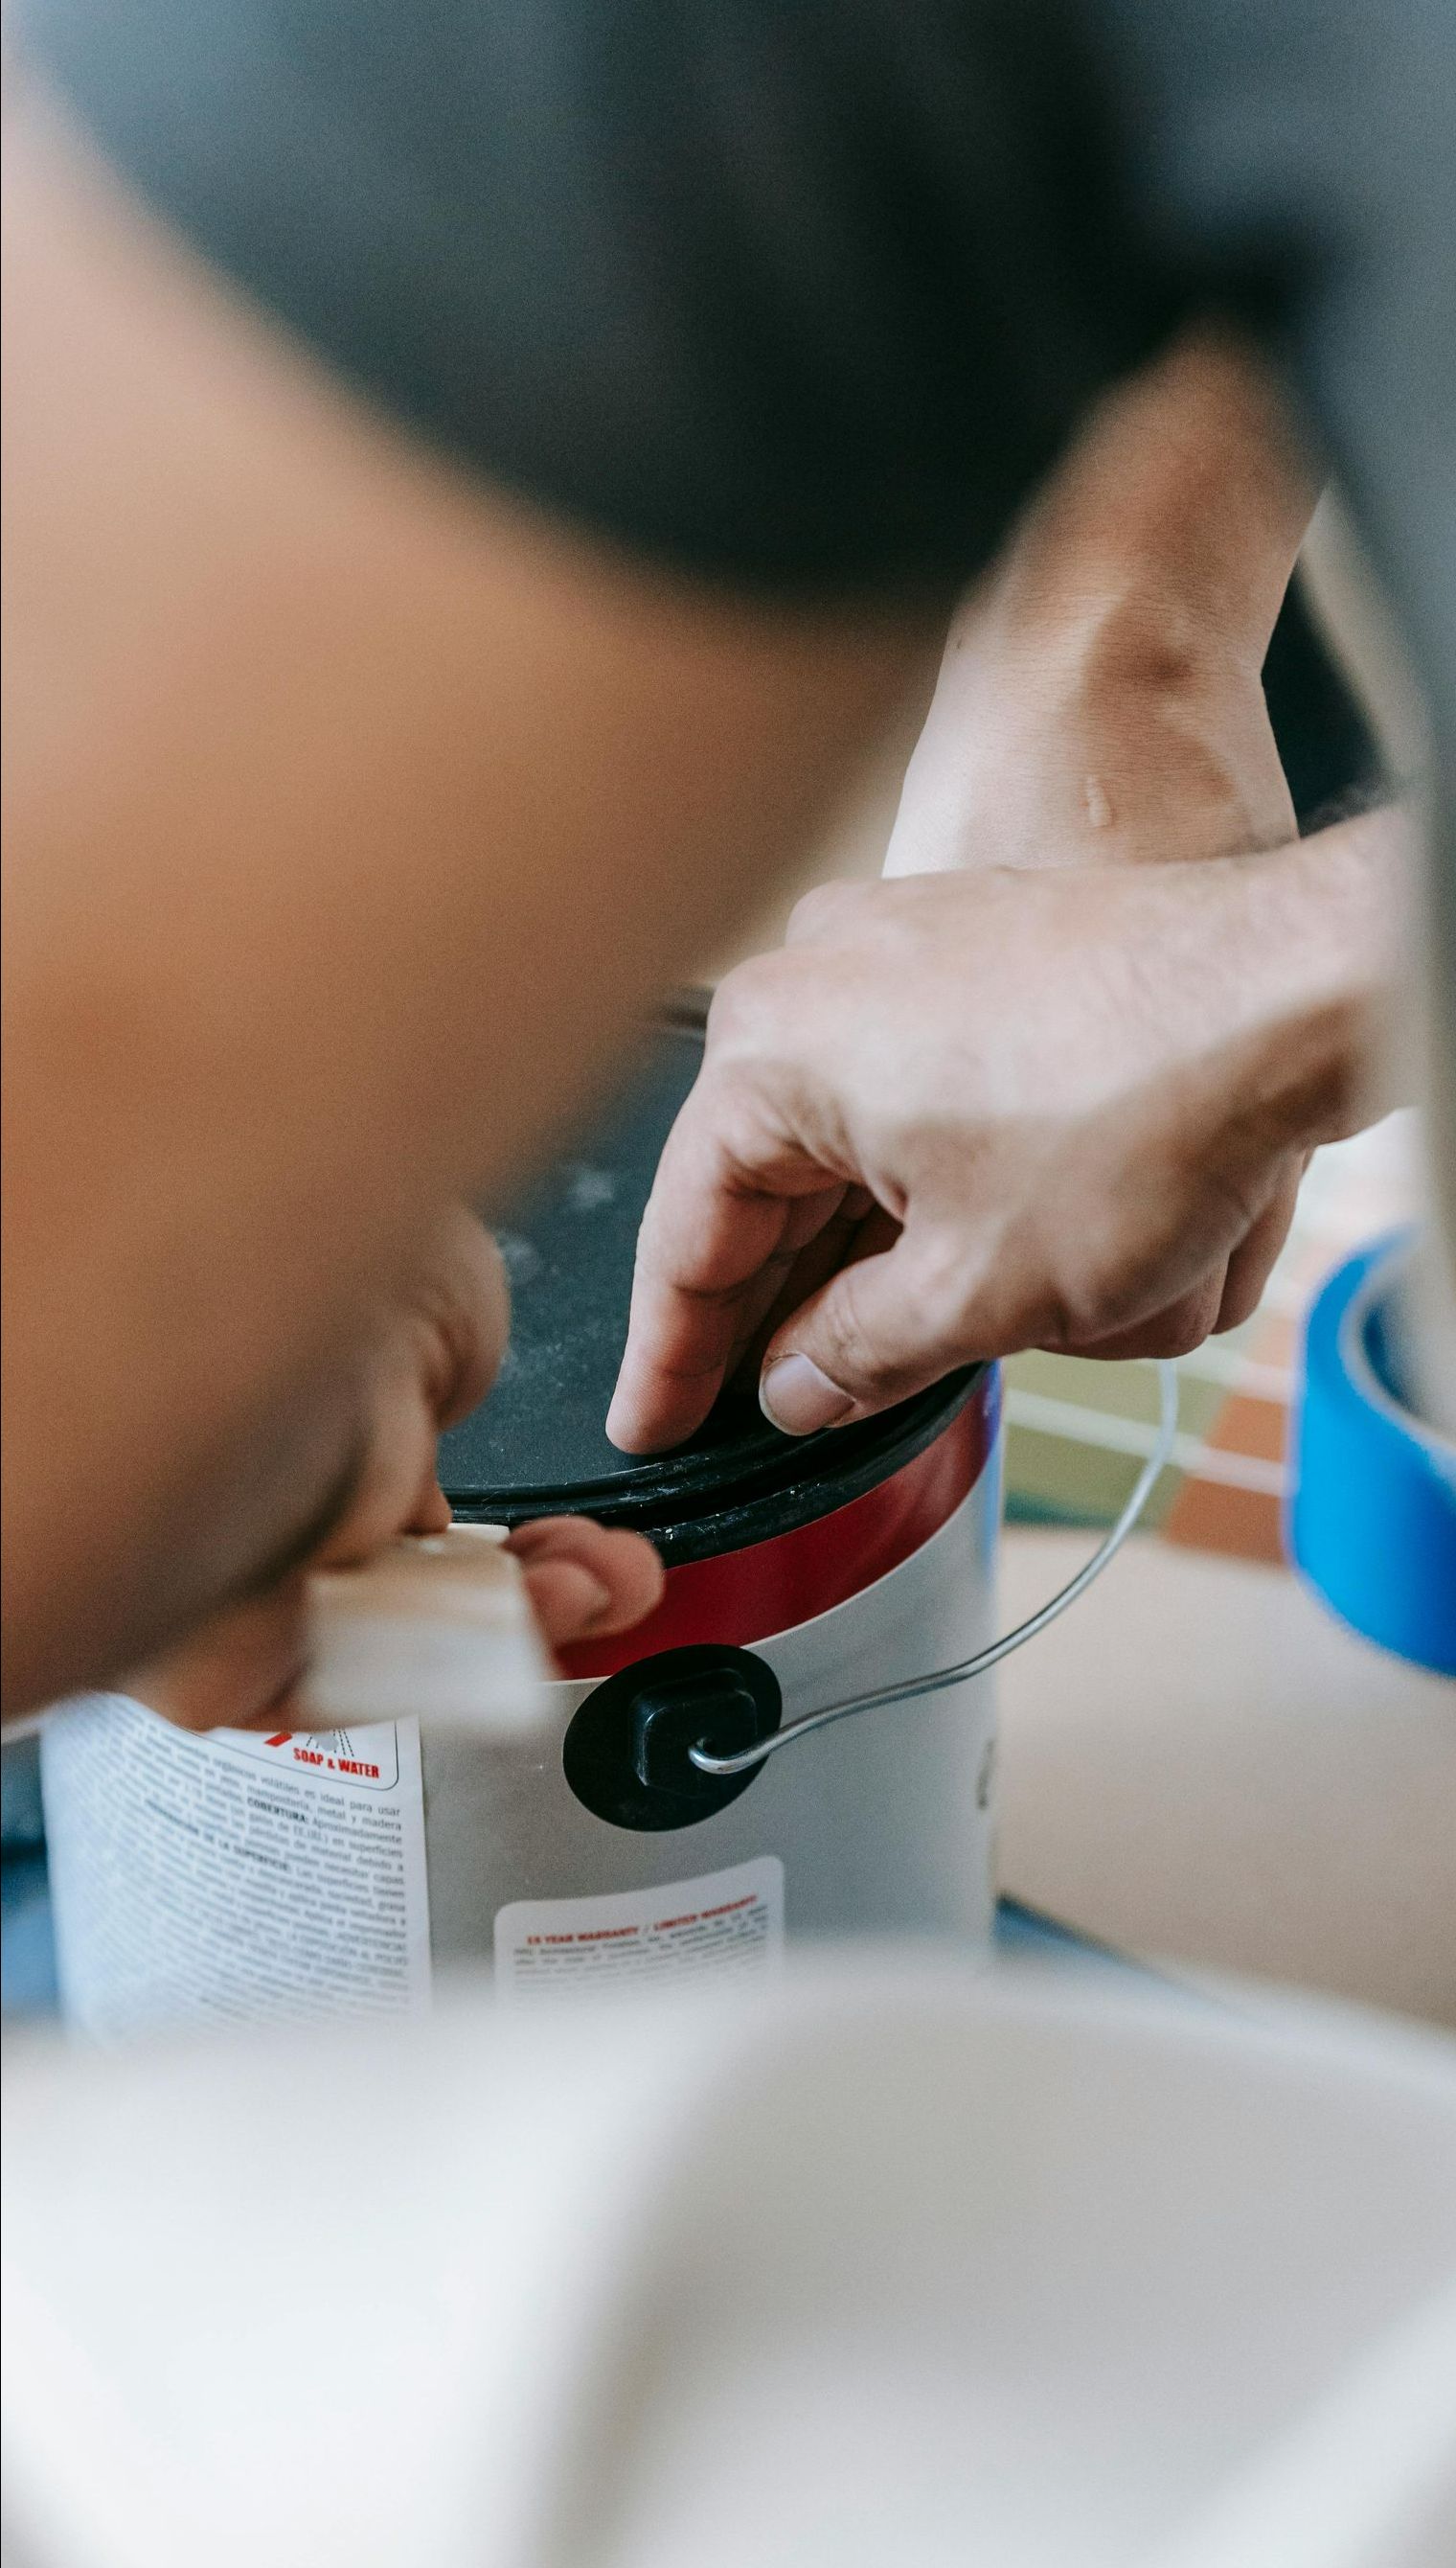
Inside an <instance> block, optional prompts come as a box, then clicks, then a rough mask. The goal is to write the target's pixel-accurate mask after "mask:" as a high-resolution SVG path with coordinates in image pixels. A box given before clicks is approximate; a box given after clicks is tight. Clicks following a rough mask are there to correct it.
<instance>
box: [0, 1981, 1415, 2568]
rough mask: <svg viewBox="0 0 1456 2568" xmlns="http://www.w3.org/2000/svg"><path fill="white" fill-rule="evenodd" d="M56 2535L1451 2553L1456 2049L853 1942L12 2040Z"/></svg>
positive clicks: (1080, 2567) (15, 2219)
mask: <svg viewBox="0 0 1456 2568" xmlns="http://www.w3.org/2000/svg"><path fill="white" fill-rule="evenodd" d="M10 2070H11V2074H10V2078H9V2098H8V2105H7V2115H6V2128H5V2149H4V2160H5V2183H6V2217H5V2234H6V2248H7V2313H6V2325H7V2348H6V2364H5V2376H4V2382H5V2423H6V2442H7V2469H8V2493H7V2515H6V2545H5V2556H6V2560H7V2563H8V2562H10V2561H11V2560H12V2559H13V2560H14V2562H15V2563H16V2568H63V2563H64V2568H143V2563H144V2562H145V2563H146V2568H183V2563H185V2568H197V2563H198V2562H201V2561H205V2562H206V2563H207V2568H243V2563H246V2564H247V2568H260V2564H261V2563H263V2562H265V2561H266V2562H267V2563H268V2568H345V2563H347V2568H385V2563H389V2568H466V2563H468V2568H689V2563H691V2568H743V2563H744V2562H745V2561H749V2560H751V2561H752V2562H753V2563H754V2568H821V2563H822V2568H871V2564H872V2563H873V2568H892V2563H893V2564H894V2568H898V2563H902V2562H903V2563H906V2568H952V2563H954V2568H978V2563H981V2562H985V2563H988V2564H989V2563H995V2568H1111V2563H1114V2562H1115V2563H1118V2568H1450V2562H1451V2560H1452V2558H1453V2557H1456V2401H1453V2399H1452V2395H1451V2393H1452V2386H1453V2383H1456V2181H1453V2168H1456V2053H1453V2048H1452V2046H1451V2045H1450V2044H1449V2043H1447V2042H1446V2041H1445V2039H1444V2038H1443V2037H1441V2036H1439V2035H1434V2034H1432V2035H1427V2034H1425V2033H1422V2032H1417V2031H1414V2030H1408V2029H1402V2028H1397V2027H1394V2026H1389V2025H1386V2024H1384V2023H1381V2022H1376V2021H1372V2020H1370V2019H1368V2018H1361V2017H1357V2016H1350V2015H1343V2014H1334V2013H1331V2012H1327V2011H1319V2010H1311V2009H1310V2008H1308V2007H1304V2006H1297V2005H1295V2004H1293V2003H1292V2004H1291V2007H1290V2009H1289V2011H1288V2013H1287V2014H1286V2015H1285V2016H1283V2017H1282V2018H1280V2019H1278V2020H1272V2019H1271V2017H1270V2014H1269V2012H1268V2010H1267V2008H1266V2009H1265V2010H1264V2011H1263V2012H1262V2013H1261V2015H1260V2017H1259V2019H1258V2020H1257V2021H1245V2020H1243V2019H1241V2018H1240V2017H1239V2016H1238V2015H1237V2014H1236V2013H1234V2012H1226V2011H1221V2010H1219V2009H1217V2008H1213V2007H1198V2006H1190V2005H1189V2004H1188V2003H1187V2001H1186V2000H1184V2001H1180V2000H1178V1999H1177V1998H1175V1997H1173V1996H1165V1995H1163V1994H1160V1993H1159V1992H1157V1991H1156V1990H1151V1989H1150V1990H1138V1989H1135V1988H1132V1987H1123V1986H1121V1985H1118V1984H1114V1983H1113V1981H1112V1980H1111V1979H1110V1977H1109V1978H1107V1979H1098V1978H1094V1977H1091V1976H1088V1977H1087V1979H1086V1980H1085V1981H1081V1980H1079V1981H1077V1982H1076V1983H1072V1982H1069V1981H1057V1980H1048V1981H1042V1980H1040V1979H1038V1978H1036V1977H1035V1976H1034V1975H1026V1974H1022V1973H1010V1974H1008V1973H1006V1972H1002V1973H998V1974H995V1975H993V1976H992V1977H991V1978H989V1979H981V1980H977V1979H976V1978H975V1977H973V1976H971V1975H970V1974H968V1973H965V1972H963V1971H962V1970H961V1969H960V1968H959V1967H958V1966H955V1965H953V1964H949V1963H947V1964H944V1965H936V1964H934V1963H932V1962H929V1961H926V1960H919V1961H916V1960H906V1959H903V1958H902V1959H896V1958H894V1957H885V1958H875V1957H873V1956H867V1957H863V1958H860V1959H853V1960H852V1959H848V1958H846V1959H842V1960H840V1961H838V1962H836V1963H833V1964H827V1963H826V1964H825V1965H824V1966H822V1967H820V1968H811V1969H809V1970H808V1971H807V1972H805V1973H803V1974H801V1975H799V1976H797V1977H795V1976H793V1975H790V1976H789V1978H788V1980H787V1981H786V1983H784V1984H783V1985H782V1986H781V1987H780V1988H779V1990H778V1991H777V1993H776V1994H774V1995H773V1996H771V1997H767V1998H765V1997H764V1996H762V1995H761V1994H759V1995H756V1996H754V1997H752V1998H745V1997H725V1998H721V1999H714V2000H709V2001H708V2002H706V2003H705V2002H704V2001H703V2000H702V1999H701V1998H700V1999H699V2000H698V2001H696V2002H694V2003H691V2004H689V2003H682V2002H679V2001H676V2000H672V1999H667V1998H664V1999H659V2000H656V2001H647V2002H643V2001H641V2000H639V2001H638V2002H637V2003H636V2004H635V2005H633V2006H625V2005H624V2006H611V2005H607V2004H602V2003H599V2004H598V2005H597V2006H596V2007H594V2008H593V2009H592V2010H591V2011H590V2012H587V2013H577V2012H575V2011H574V2010H573V2011H570V2012H561V2013H558V2012H555V2011H551V2012H549V2013H542V2014H540V2015H538V2016H536V2017H534V2018H532V2017H530V2016H528V2015H520V2016H512V2017H511V2018H510V2019H508V2020H507V2019H505V2018H497V2017H495V2016H494V2015H493V2014H492V2013H491V2011H490V2009H489V2007H488V2005H487V2004H486V2003H485V2002H484V2000H483V1999H482V1998H481V1997H479V1996H477V1995H474V1994H472V1993H470V1992H467V1991H466V1992H461V1993H460V1994H459V1995H458V1996H457V1997H456V1998H455V1999H454V2000H453V2001H452V2002H449V2003H447V2004H446V2005H445V2006H444V2007H443V2008H442V2009H441V2011H440V2013H439V2014H438V2015H437V2017H436V2018H435V2019H434V2020H433V2021H431V2022H428V2023H426V2024H422V2025H418V2026H412V2027H404V2026H401V2027H392V2028H389V2029H387V2030H386V2029H382V2028H376V2029H372V2030H369V2031H363V2030H361V2031H359V2032H344V2031H339V2032H331V2033H324V2034H321V2033H320V2032H319V2031H317V2030H310V2031H309V2032H308V2033H307V2034H300V2035H297V2036H293V2037H280V2036H276V2035H275V2036H270V2037H266V2038H263V2037H253V2038H250V2039H248V2040H246V2041H240V2042H238V2043H236V2044H232V2043H222V2042H213V2043H209V2044H203V2045H192V2046H189V2047H181V2046H172V2047H167V2048H156V2049H151V2050H146V2049H143V2050H138V2051H134V2052H131V2053H128V2054H126V2055H124V2056H111V2057H106V2058H95V2057H93V2058H84V2059H83V2058H80V2057H77V2056H75V2055H67V2054H66V2053H65V2052H64V2051H63V2050H61V2049H60V2048H59V2046H57V2047H52V2046H51V2045H49V2044H47V2043H37V2042H29V2041H28V2042H27V2044H26V2046H25V2047H24V2048H23V2049H21V2050H20V2051H19V2052H15V2051H12V2056H11V2063H10Z"/></svg>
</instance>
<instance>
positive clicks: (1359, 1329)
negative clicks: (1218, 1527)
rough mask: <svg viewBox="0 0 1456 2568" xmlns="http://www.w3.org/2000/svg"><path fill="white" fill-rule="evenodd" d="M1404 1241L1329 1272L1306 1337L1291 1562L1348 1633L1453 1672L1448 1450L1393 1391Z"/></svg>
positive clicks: (1453, 1554)
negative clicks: (1395, 1300) (1391, 1352)
mask: <svg viewBox="0 0 1456 2568" xmlns="http://www.w3.org/2000/svg"><path fill="white" fill-rule="evenodd" d="M1409 1246H1410V1240H1409V1235H1408V1234H1407V1233H1402V1234H1401V1235H1400V1236H1399V1237H1398V1238H1396V1239H1384V1240H1379V1241H1377V1242H1376V1243H1375V1245H1374V1246H1373V1247H1371V1248H1367V1249H1362V1250H1361V1251H1360V1253H1359V1255H1358V1256H1356V1257H1352V1258H1350V1259H1349V1261H1348V1263H1347V1264H1345V1265H1343V1266H1341V1267H1338V1268H1337V1269H1336V1271H1335V1272H1334V1274H1333V1275H1331V1277H1330V1278H1329V1281H1328V1283H1327V1284H1326V1285H1325V1286H1324V1288H1323V1290H1322V1292H1321V1293H1320V1295H1319V1297H1318V1300H1317V1301H1316V1302H1315V1304H1314V1307H1313V1309H1312V1310H1311V1311H1310V1318H1309V1322H1308V1325H1307V1327H1306V1331H1305V1348H1304V1357H1305V1363H1304V1382H1303V1385H1302V1390H1301V1398H1300V1410H1299V1424H1298V1430H1297V1437H1296V1470H1295V1483H1294V1496H1293V1499H1292V1502H1291V1506H1290V1516H1289V1526H1288V1533H1289V1546H1290V1553H1291V1557H1292V1558H1293V1560H1294V1562H1295V1565H1296V1567H1297V1568H1298V1569H1300V1570H1302V1571H1303V1573H1304V1575H1305V1576H1306V1578H1308V1579H1309V1581H1310V1585H1311V1586H1313V1587H1315V1588H1317V1589H1318V1591H1319V1593H1320V1595H1321V1596H1322V1597H1323V1598H1324V1599H1325V1601H1326V1602H1327V1603H1328V1604H1330V1605H1332V1606H1333V1608H1334V1611H1335V1612H1336V1614H1338V1615H1340V1616H1341V1617H1342V1618H1343V1620H1344V1621H1345V1622H1346V1623H1350V1624H1353V1626H1354V1628H1355V1630H1356V1631H1357V1632H1363V1633H1364V1634H1365V1635H1366V1637H1367V1638H1368V1639H1369V1640H1372V1641H1378V1642H1380V1643H1381V1645H1382V1647H1384V1648H1385V1649H1387V1650H1395V1651H1398V1653H1399V1655H1400V1656H1401V1658H1403V1659H1410V1660H1413V1661H1414V1662H1415V1664H1416V1665H1417V1666H1418V1667H1423V1668H1434V1669H1435V1670H1436V1671H1437V1672H1438V1674H1440V1675H1442V1676H1456V1445H1453V1444H1451V1442H1450V1441H1449V1439H1447V1438H1445V1437H1442V1436H1439V1435H1437V1434H1436V1433H1435V1432H1434V1430H1433V1429H1431V1428H1428V1427H1425V1426H1424V1425H1422V1423H1421V1421H1420V1420H1419V1419H1417V1418H1415V1417H1414V1416H1413V1415H1412V1414H1411V1412H1410V1411H1409V1410H1408V1409H1407V1408H1406V1407H1405V1406H1404V1404H1403V1402H1402V1401H1401V1399H1400V1397H1399V1395H1398V1392H1397V1390H1396V1389H1394V1388H1393V1387H1392V1384H1391V1369H1390V1365H1389V1361H1388V1356H1387V1346H1388V1343H1389V1337H1390V1331H1389V1318H1390V1310H1391V1297H1392V1294H1393V1293H1394V1291H1395V1289H1396V1287H1397V1286H1398V1283H1399V1279H1400V1275H1401V1271H1402V1268H1403V1266H1404V1263H1405V1260H1406V1256H1407V1254H1408V1251H1409Z"/></svg>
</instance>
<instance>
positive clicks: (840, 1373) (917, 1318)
mask: <svg viewBox="0 0 1456 2568" xmlns="http://www.w3.org/2000/svg"><path fill="white" fill-rule="evenodd" d="M963 1254H964V1244H963ZM971 1301H972V1296H971V1294H970V1292H969V1291H968V1289H967V1279H965V1278H964V1274H963V1270H962V1268H961V1265H960V1261H958V1260H956V1259H955V1258H954V1257H953V1256H948V1254H947V1243H946V1242H945V1241H944V1240H932V1239H921V1238H917V1237H916V1236H915V1235H914V1234H913V1233H912V1232H910V1231H902V1232H901V1234H900V1237H899V1238H898V1239H897V1240H896V1242H895V1244H894V1246H893V1248H888V1249H885V1250H883V1251H882V1252H881V1253H880V1254H879V1255H877V1256H874V1257H864V1258H860V1259H858V1260H857V1261H856V1262H855V1263H854V1264H853V1265H850V1266H845V1267H842V1268H841V1270H840V1272H839V1273H838V1274H837V1275H835V1276H833V1277H832V1278H831V1279H830V1281H829V1282H828V1283H827V1284H825V1285H823V1286H822V1287H821V1289H820V1290H819V1291H818V1292H817V1293H814V1294H811V1295H810V1297H809V1299H808V1300H807V1301H806V1302H805V1303H804V1304H803V1305H802V1306H801V1308H800V1309H799V1310H797V1311H796V1312H795V1313H794V1315H793V1317H792V1318H791V1319H789V1320H785V1321H784V1322H783V1324H782V1326H781V1327H780V1328H778V1329H776V1330H775V1331H774V1334H773V1337H772V1339H771V1340H770V1342H769V1345H768V1348H767V1350H766V1352H765V1354H764V1357H763V1363H762V1367H761V1369H760V1372H759V1377H758V1400H759V1406H760V1407H761V1409H762V1411H763V1414H764V1416H765V1417H766V1418H767V1419H768V1420H769V1421H770V1422H771V1423H772V1425H773V1426H775V1427H778V1428H781V1429H782V1431H783V1433H784V1434H785V1435H786V1436H811V1435H813V1434H814V1433H815V1432H816V1430H818V1429H819V1428H823V1427H847V1426H849V1425H851V1424H852V1423H853V1421H854V1420H856V1419H859V1418H873V1417H875V1416H876V1415H877V1414H878V1413H879V1411H881V1410H882V1409H890V1408H893V1406H894V1404H895V1403H896V1402H897V1401H900V1400H908V1399H909V1398H910V1397H911V1396H912V1394H913V1393H915V1392H917V1391H925V1390H928V1389H929V1387H930V1385H931V1384H932V1383H936V1382H939V1381H941V1380H942V1378H943V1376H944V1375H946V1374H948V1373H950V1372H952V1371H953V1370H954V1368H955V1367H956V1366H957V1365H960V1364H965V1363H967V1362H969V1360H970V1358H971V1356H972V1355H974V1354H976V1353H977V1352H979V1350H977V1349H975V1348H973V1347H971V1346H969V1345H968V1344H967V1322H968V1317H969V1313H970V1306H971Z"/></svg>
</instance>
